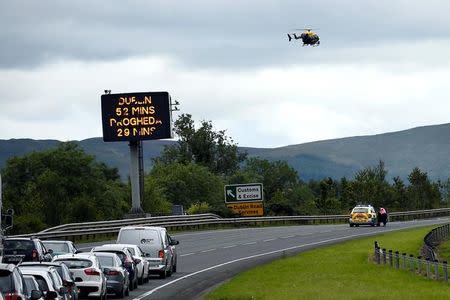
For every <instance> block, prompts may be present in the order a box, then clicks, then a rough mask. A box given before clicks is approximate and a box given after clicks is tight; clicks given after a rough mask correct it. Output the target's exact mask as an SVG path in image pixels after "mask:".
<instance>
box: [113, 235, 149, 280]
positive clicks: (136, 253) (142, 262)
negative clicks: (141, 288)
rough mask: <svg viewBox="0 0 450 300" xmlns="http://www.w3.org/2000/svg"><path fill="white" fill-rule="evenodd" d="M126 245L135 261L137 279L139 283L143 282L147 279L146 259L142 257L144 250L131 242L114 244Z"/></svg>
mask: <svg viewBox="0 0 450 300" xmlns="http://www.w3.org/2000/svg"><path fill="white" fill-rule="evenodd" d="M116 245H121V246H124V247H127V248H128V250H130V252H131V255H132V256H133V260H134V262H135V263H136V271H137V279H138V283H139V284H143V283H144V282H147V281H148V276H149V273H148V265H149V263H148V261H147V260H146V259H145V257H144V252H142V250H141V249H140V248H139V247H138V246H137V245H133V244H116Z"/></svg>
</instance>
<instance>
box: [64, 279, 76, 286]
mask: <svg viewBox="0 0 450 300" xmlns="http://www.w3.org/2000/svg"><path fill="white" fill-rule="evenodd" d="M63 284H64V285H65V286H69V287H70V286H74V285H75V282H73V281H72V280H64V281H63Z"/></svg>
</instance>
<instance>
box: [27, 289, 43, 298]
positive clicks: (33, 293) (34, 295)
mask: <svg viewBox="0 0 450 300" xmlns="http://www.w3.org/2000/svg"><path fill="white" fill-rule="evenodd" d="M42 296H43V295H42V291H40V290H32V291H31V295H30V299H31V300H37V299H39V298H41V297H42Z"/></svg>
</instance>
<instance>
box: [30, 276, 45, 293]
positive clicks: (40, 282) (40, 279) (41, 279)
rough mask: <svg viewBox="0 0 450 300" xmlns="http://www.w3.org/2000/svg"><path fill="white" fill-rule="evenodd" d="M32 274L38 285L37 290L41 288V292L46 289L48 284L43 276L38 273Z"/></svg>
mask: <svg viewBox="0 0 450 300" xmlns="http://www.w3.org/2000/svg"><path fill="white" fill-rule="evenodd" d="M33 276H34V279H36V281H37V283H38V285H39V290H41V291H43V292H46V291H48V284H47V281H45V279H44V277H42V276H40V275H33Z"/></svg>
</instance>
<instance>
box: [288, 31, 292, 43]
mask: <svg viewBox="0 0 450 300" xmlns="http://www.w3.org/2000/svg"><path fill="white" fill-rule="evenodd" d="M287 36H288V38H289V42H290V41H292V36H291V35H290V34H289V33H288V34H287Z"/></svg>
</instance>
